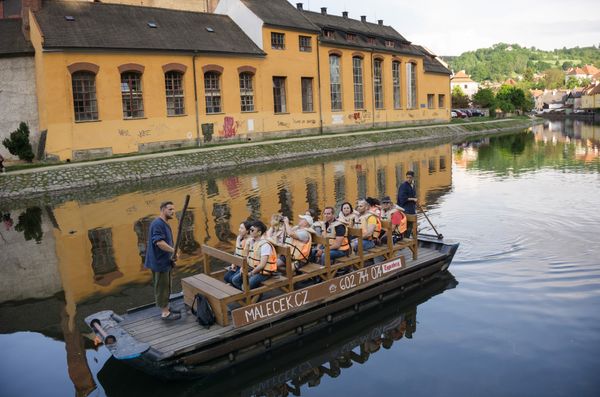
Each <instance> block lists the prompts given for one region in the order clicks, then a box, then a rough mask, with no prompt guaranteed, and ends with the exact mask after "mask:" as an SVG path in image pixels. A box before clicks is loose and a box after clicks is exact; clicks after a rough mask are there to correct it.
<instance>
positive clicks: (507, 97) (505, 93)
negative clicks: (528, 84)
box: [496, 85, 533, 113]
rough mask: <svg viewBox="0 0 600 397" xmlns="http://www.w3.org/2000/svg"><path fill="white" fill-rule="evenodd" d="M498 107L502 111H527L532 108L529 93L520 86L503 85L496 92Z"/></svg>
mask: <svg viewBox="0 0 600 397" xmlns="http://www.w3.org/2000/svg"><path fill="white" fill-rule="evenodd" d="M496 101H497V104H498V107H499V108H500V109H501V110H502V111H503V112H508V113H512V112H514V111H515V110H520V111H522V112H528V111H530V110H531V109H532V108H533V99H532V97H531V95H530V94H529V93H528V94H526V93H525V91H523V90H522V89H521V88H517V87H513V86H510V85H503V86H502V87H500V90H499V91H498V93H497V94H496Z"/></svg>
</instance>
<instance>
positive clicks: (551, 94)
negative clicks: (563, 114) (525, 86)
mask: <svg viewBox="0 0 600 397" xmlns="http://www.w3.org/2000/svg"><path fill="white" fill-rule="evenodd" d="M567 95H568V91H562V90H544V93H543V94H541V95H540V96H539V97H538V98H537V99H536V104H535V107H536V109H537V110H558V109H562V108H564V106H565V101H566V99H567Z"/></svg>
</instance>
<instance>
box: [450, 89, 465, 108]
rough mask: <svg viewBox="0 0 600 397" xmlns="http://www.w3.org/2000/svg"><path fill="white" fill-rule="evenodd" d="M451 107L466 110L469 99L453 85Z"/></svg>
mask: <svg viewBox="0 0 600 397" xmlns="http://www.w3.org/2000/svg"><path fill="white" fill-rule="evenodd" d="M452 107H453V108H466V107H469V97H468V96H467V95H466V94H465V93H464V92H463V90H462V88H460V86H458V85H455V86H454V88H453V89H452Z"/></svg>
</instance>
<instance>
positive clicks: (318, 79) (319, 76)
mask: <svg viewBox="0 0 600 397" xmlns="http://www.w3.org/2000/svg"><path fill="white" fill-rule="evenodd" d="M320 42H321V38H320V36H319V35H317V84H318V85H319V134H320V135H322V134H323V106H322V104H321V90H322V87H321V50H320V48H319V43H320Z"/></svg>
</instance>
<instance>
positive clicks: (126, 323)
mask: <svg viewBox="0 0 600 397" xmlns="http://www.w3.org/2000/svg"><path fill="white" fill-rule="evenodd" d="M400 254H403V255H404V256H405V260H406V262H405V266H404V268H403V269H402V272H401V273H410V272H411V269H414V268H418V267H421V266H423V265H424V264H426V263H435V262H439V261H443V260H445V259H446V258H447V256H448V254H447V253H446V252H442V251H441V250H440V245H439V244H431V245H430V246H421V247H419V256H418V258H417V259H414V258H413V256H412V255H410V251H409V250H408V249H404V250H402V251H400ZM450 260H451V258H450ZM278 293H279V294H283V293H285V291H283V290H280V291H278ZM273 296H277V292H275V291H274V294H273V295H271V296H269V298H271V297H273ZM170 304H171V307H173V308H175V309H178V310H180V311H181V314H182V318H181V319H180V320H177V321H173V322H165V321H163V320H162V319H161V318H160V309H158V308H156V307H152V306H150V307H148V306H147V307H142V308H139V309H132V310H130V311H129V312H128V313H127V314H125V315H123V316H122V321H119V322H118V327H119V328H121V329H122V330H123V331H125V332H126V333H127V334H129V336H131V337H132V338H133V339H134V340H135V343H137V344H140V345H145V346H149V347H150V352H151V354H152V356H153V357H154V359H155V360H156V361H162V360H166V359H169V358H172V357H177V356H181V355H184V354H185V353H188V352H192V351H195V350H199V349H202V347H203V346H207V345H211V344H213V343H215V342H218V341H220V340H224V339H228V338H231V337H233V336H236V335H239V334H241V333H247V332H248V331H249V330H251V329H252V328H254V327H257V326H260V324H258V325H249V326H246V327H243V328H235V327H234V326H233V325H232V323H231V321H228V325H226V326H221V325H218V324H214V325H213V326H211V327H210V328H209V329H206V328H204V327H202V326H201V325H199V324H198V322H197V320H196V317H195V315H193V314H192V313H191V312H190V311H189V308H188V307H187V306H186V305H185V303H184V298H183V296H182V294H178V295H177V296H174V297H172V299H171V303H170ZM227 316H228V317H229V320H231V313H230V312H228V313H227ZM118 345H123V344H117V346H115V347H114V349H115V350H114V351H113V354H114V355H115V356H118V354H115V353H118V351H117V350H119V349H121V348H122V347H120V346H118ZM123 348H125V347H123Z"/></svg>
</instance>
